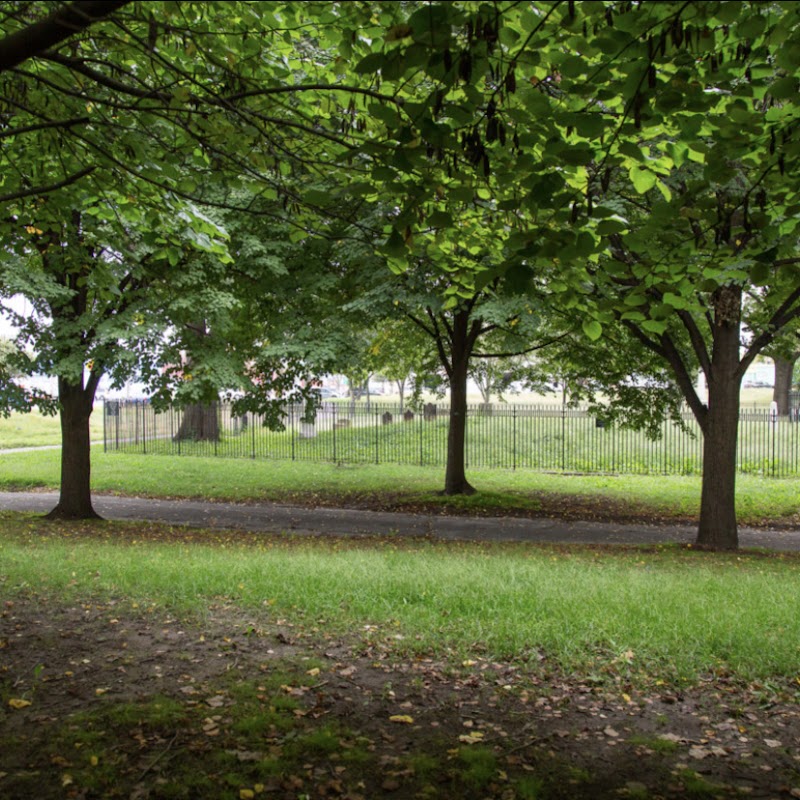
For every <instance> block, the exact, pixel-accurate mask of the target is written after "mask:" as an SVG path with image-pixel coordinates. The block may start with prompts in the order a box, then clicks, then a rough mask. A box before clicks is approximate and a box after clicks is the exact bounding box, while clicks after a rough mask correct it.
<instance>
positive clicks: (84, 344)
mask: <svg viewBox="0 0 800 800" xmlns="http://www.w3.org/2000/svg"><path fill="white" fill-rule="evenodd" d="M70 195H71V203H72V207H73V211H72V213H71V214H70V216H69V218H68V219H67V220H63V219H62V211H61V208H60V207H59V206H58V204H54V208H52V209H51V208H50V207H49V205H50V204H49V202H45V203H44V204H41V203H31V204H30V207H29V208H28V209H25V210H24V211H22V210H21V211H20V213H21V214H22V213H24V214H25V217H23V218H22V219H21V220H20V225H19V228H18V230H17V232H16V235H15V236H14V237H13V239H11V240H10V241H7V242H6V257H5V258H4V259H3V261H2V262H0V288H2V289H3V290H4V293H6V294H9V295H15V294H18V295H23V296H25V297H26V298H27V299H28V301H29V303H30V304H31V307H32V311H31V312H30V313H29V314H28V315H27V316H20V315H19V314H16V313H14V312H9V313H10V315H11V317H12V320H13V322H15V323H16V324H17V326H18V327H19V330H20V333H19V336H18V337H17V338H18V344H19V345H20V346H21V347H27V348H28V349H29V350H30V351H31V352H32V353H33V355H32V357H29V358H26V359H17V362H16V363H17V365H18V368H19V369H21V370H22V371H24V373H27V374H47V375H53V376H57V378H58V404H59V411H60V417H61V434H62V449H61V495H60V498H59V502H58V505H57V506H56V508H55V509H53V511H52V512H51V515H50V516H51V517H60V518H83V517H91V516H94V515H95V514H94V510H93V508H92V502H91V493H90V442H89V418H90V416H91V413H92V408H93V404H94V399H95V394H96V392H97V388H98V385H99V382H100V379H101V378H102V377H103V376H104V375H108V376H109V377H110V379H111V380H112V383H113V384H115V385H117V386H119V385H121V384H122V382H124V381H125V380H126V379H130V378H131V377H133V376H134V375H138V374H141V373H142V372H145V373H150V374H156V373H157V371H158V370H157V363H158V361H159V355H160V353H161V351H162V350H163V349H164V347H165V344H166V339H165V338H164V337H165V334H166V331H167V328H168V327H170V326H176V325H177V326H180V325H182V324H184V323H185V320H186V315H187V313H188V312H190V309H191V306H192V304H193V303H196V302H197V301H198V300H199V297H198V293H199V292H201V291H207V285H208V283H209V275H208V274H207V273H205V272H203V271H202V270H200V269H194V270H193V271H192V270H190V269H189V265H190V264H198V263H201V262H200V261H199V260H198V259H196V258H194V259H193V258H191V257H189V256H188V255H187V256H179V255H178V254H179V253H181V252H183V251H186V253H187V254H188V253H190V252H192V251H193V250H195V249H196V248H203V249H204V250H207V251H209V252H211V253H212V254H213V255H214V256H215V257H216V258H218V259H220V258H221V259H226V258H227V252H226V249H225V244H224V237H223V235H222V233H221V232H220V230H219V229H218V228H217V227H216V226H215V225H213V224H212V223H211V222H210V221H208V220H204V219H203V218H202V217H201V216H199V215H192V214H191V213H190V211H191V210H190V209H189V208H187V207H186V206H185V204H183V203H176V204H174V205H169V206H167V207H165V208H164V209H162V210H161V211H160V212H157V211H154V210H149V211H144V210H142V209H140V208H138V207H136V206H135V205H134V204H130V203H126V198H124V197H122V196H120V195H119V194H117V193H115V192H113V191H111V190H109V191H107V192H106V194H105V196H104V197H103V198H102V199H100V198H97V197H94V196H87V194H86V193H85V192H83V191H82V190H81V189H80V188H78V187H71V191H70ZM23 220H24V223H25V224H22V223H23ZM171 255H172V256H173V260H172V261H171V260H170V256H171ZM187 273H188V274H191V280H190V281H189V283H188V286H187V291H186V293H185V294H184V295H183V297H182V298H181V301H182V302H180V303H178V302H176V301H175V300H174V299H173V297H172V292H173V291H174V289H175V284H176V282H178V281H181V280H186V278H187V277H188V275H187ZM191 286H194V287H195V289H194V290H192V289H191V288H189V287H191ZM162 360H163V359H162ZM30 400H31V401H35V400H36V398H35V397H31V398H30Z"/></svg>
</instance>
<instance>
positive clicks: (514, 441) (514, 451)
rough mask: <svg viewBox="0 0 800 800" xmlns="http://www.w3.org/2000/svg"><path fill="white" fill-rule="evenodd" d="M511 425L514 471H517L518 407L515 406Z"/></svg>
mask: <svg viewBox="0 0 800 800" xmlns="http://www.w3.org/2000/svg"><path fill="white" fill-rule="evenodd" d="M511 424H512V426H513V428H512V431H513V440H512V444H511V457H512V459H513V462H514V465H513V467H512V469H513V470H515V471H516V469H517V407H516V406H513V407H512V409H511Z"/></svg>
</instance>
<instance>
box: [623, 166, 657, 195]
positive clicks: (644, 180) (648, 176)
mask: <svg viewBox="0 0 800 800" xmlns="http://www.w3.org/2000/svg"><path fill="white" fill-rule="evenodd" d="M628 175H629V177H630V179H631V181H632V183H633V188H634V189H636V191H637V192H638V193H639V194H645V193H646V192H649V191H650V189H652V188H653V187H654V186H655V185H656V183H658V177H657V176H656V175H655V173H653V172H650V170H649V169H647V168H646V167H640V166H638V165H636V166H634V167H631V168H630V171H629V172H628Z"/></svg>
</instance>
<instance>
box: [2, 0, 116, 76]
mask: <svg viewBox="0 0 800 800" xmlns="http://www.w3.org/2000/svg"><path fill="white" fill-rule="evenodd" d="M129 2H130V0H75V2H73V3H69V4H68V5H66V6H63V7H61V8H59V9H57V10H56V11H54V12H53V13H52V14H50V16H48V17H45V18H44V19H43V20H40V21H39V22H34V23H32V24H31V25H28V26H27V27H26V28H22V29H21V30H19V31H15V32H14V33H12V34H11V35H10V36H6V37H5V38H4V39H2V40H0V72H3V71H5V70H7V69H11V68H12V67H16V66H17V65H18V64H21V63H22V62H23V61H26V60H27V59H29V58H33V57H34V56H37V55H39V54H41V53H42V52H43V51H45V50H47V49H48V48H50V47H53V46H55V45H57V44H59V42H63V41H64V39H69V38H70V37H71V36H74V35H75V34H76V33H80V32H81V31H82V30H84V29H86V28H88V27H89V26H90V25H92V24H93V23H95V22H97V21H98V20H101V19H104V18H105V17H107V16H108V15H109V14H113V13H114V12H115V11H118V10H119V9H120V8H122V7H123V6H126V5H127V4H128V3H129Z"/></svg>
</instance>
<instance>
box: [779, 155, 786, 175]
mask: <svg viewBox="0 0 800 800" xmlns="http://www.w3.org/2000/svg"><path fill="white" fill-rule="evenodd" d="M778 169H779V170H780V173H781V175H785V174H786V160H785V159H784V157H783V153H781V155H780V156H779V157H778Z"/></svg>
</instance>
